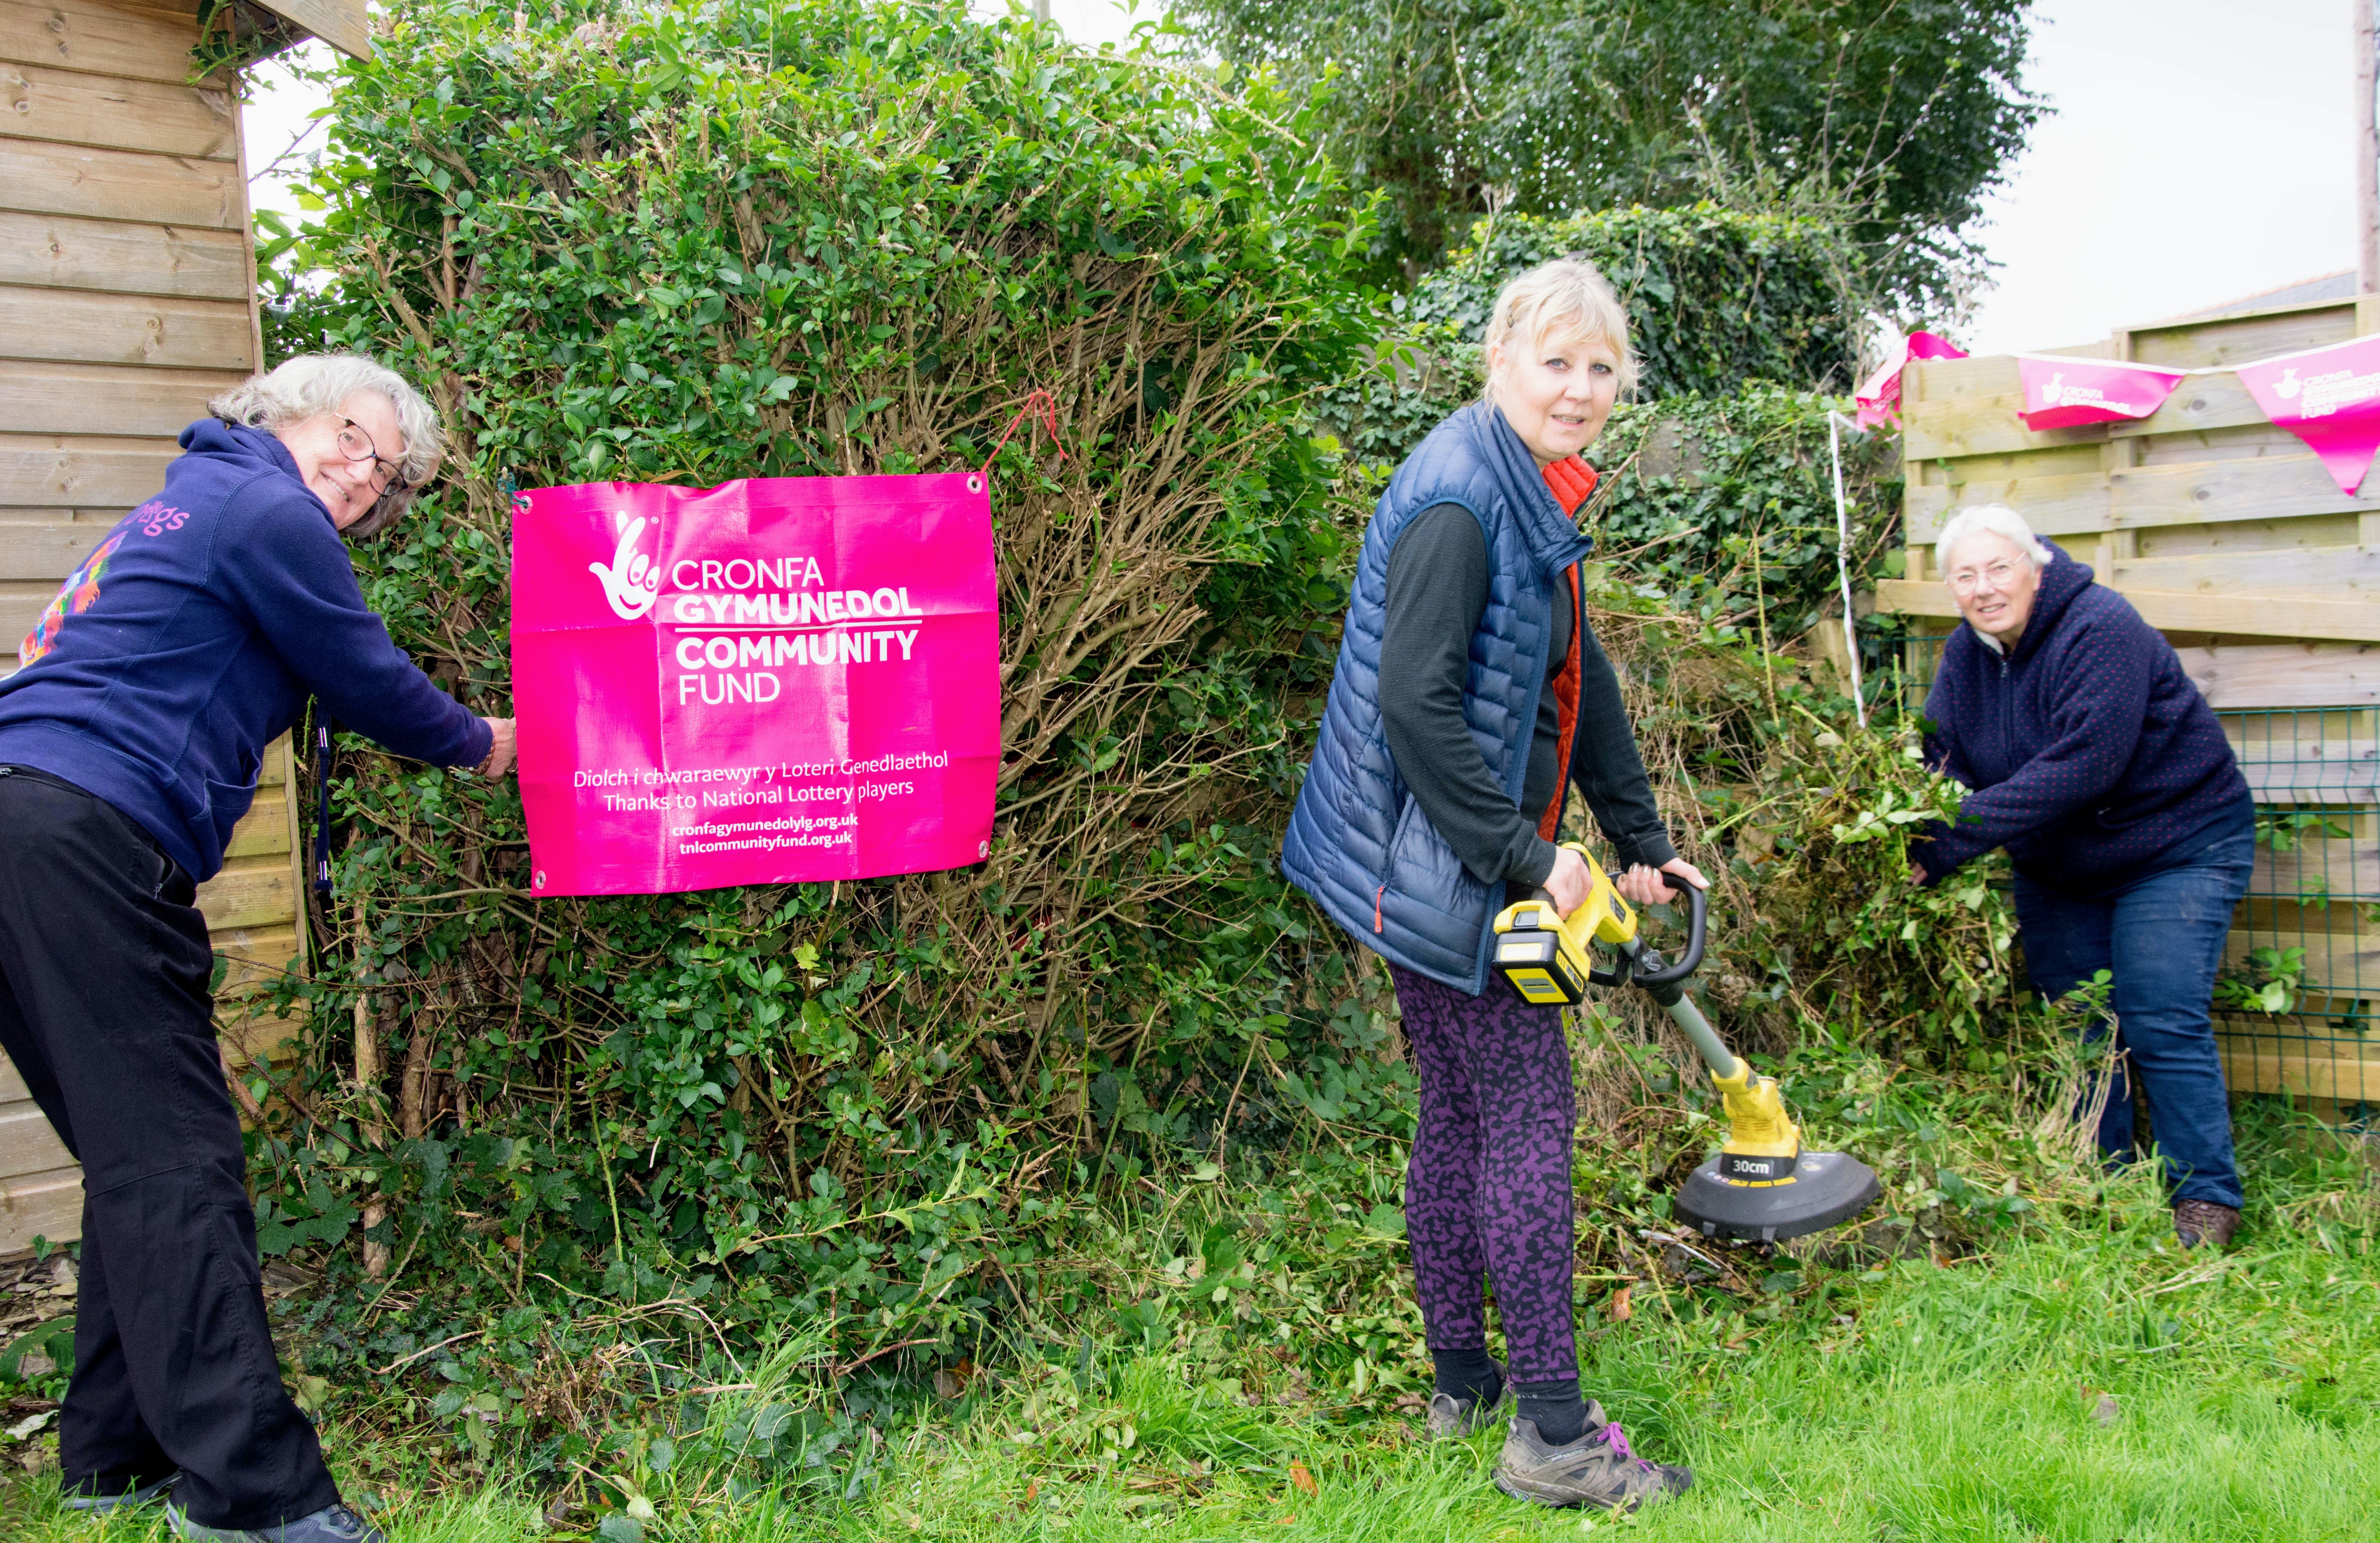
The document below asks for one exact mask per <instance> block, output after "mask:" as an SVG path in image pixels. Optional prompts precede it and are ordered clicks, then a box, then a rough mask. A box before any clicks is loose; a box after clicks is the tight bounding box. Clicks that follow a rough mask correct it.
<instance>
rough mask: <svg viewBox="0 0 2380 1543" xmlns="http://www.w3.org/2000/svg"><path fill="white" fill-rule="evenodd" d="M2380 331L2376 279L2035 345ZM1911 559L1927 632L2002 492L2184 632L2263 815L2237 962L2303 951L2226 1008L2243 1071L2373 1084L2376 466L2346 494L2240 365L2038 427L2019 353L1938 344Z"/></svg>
mask: <svg viewBox="0 0 2380 1543" xmlns="http://www.w3.org/2000/svg"><path fill="white" fill-rule="evenodd" d="M2374 331H2380V297H2375V296H2368V295H2367V296H2364V297H2362V298H2360V299H2355V300H2347V301H2332V302H2325V303H2321V304H2315V305H2307V306H2293V307H2287V308H2281V309H2277V310H2267V311H2260V312H2253V313H2249V314H2246V315H2240V316H2227V317H2223V318H2221V319H2219V320H2215V321H2206V322H2181V323H2173V324H2167V325H2159V326H2150V327H2137V328H2132V329H2129V330H2127V331H2123V332H2119V333H2117V334H2115V335H2114V336H2112V337H2110V338H2109V339H2108V340H2107V342H2105V343H2103V344H2096V345H2090V346H2083V347H2076V348H2061V349H2052V350H2045V351H2046V352H2056V353H2064V354H2071V355H2077V356H2083V357H2094V358H2126V359H2133V360H2138V361H2140V362H2143V363H2149V364H2162V365H2169V366H2176V367H2182V368H2189V369H2215V370H2220V369H2221V367H2223V366H2226V365H2233V364H2240V363H2244V362H2247V361H2250V360H2253V359H2258V358H2269V357H2271V356H2273V355H2276V354H2281V353H2287V352H2289V351H2290V350H2292V349H2298V348H2310V347H2316V346H2321V345H2324V344H2328V343H2338V342H2343V341H2345V340H2346V339H2348V338H2350V337H2355V336H2360V335H2362V334H2365V333H2369V332H2374ZM1902 404H1903V406H1902V424H1903V432H1904V437H1903V449H1904V455H1905V457H1906V462H1905V470H1906V473H1907V478H1908V483H1907V495H1906V504H1905V505H1904V511H1905V523H1906V526H1907V532H1908V534H1907V539H1908V541H1909V543H1910V544H1909V546H1908V549H1907V554H1906V556H1907V569H1906V574H1907V577H1904V578H1901V579H1898V580H1887V581H1885V582H1882V583H1879V584H1878V585H1877V587H1876V590H1877V593H1876V601H1877V606H1878V608H1879V609H1881V610H1884V611H1890V612H1898V613H1900V614H1904V615H1907V616H1909V617H1912V618H1913V619H1914V620H1915V622H1916V625H1917V630H1919V631H1920V632H1921V633H1925V634H1930V635H1933V636H1934V637H1935V638H1937V641H1936V642H1934V643H1930V644H1922V645H1913V648H1912V656H1913V657H1912V663H1913V667H1914V668H1915V669H1916V670H1917V671H1918V672H1919V673H1920V674H1930V667H1931V660H1932V656H1933V653H1934V651H1935V650H1936V649H1937V648H1938V637H1939V636H1940V635H1943V634H1947V633H1948V632H1949V630H1950V627H1951V626H1952V625H1953V624H1954V622H1955V618H1956V617H1957V615H1958V607H1957V605H1956V604H1955V603H1954V602H1953V601H1952V600H1951V598H1950V594H1949V589H1948V587H1947V586H1946V585H1944V584H1943V583H1942V582H1941V577H1940V575H1939V574H1938V573H1937V572H1934V571H1931V570H1930V569H1929V566H1928V565H1929V563H1930V562H1931V559H1932V556H1933V552H1932V548H1931V545H1930V543H1931V542H1932V541H1933V540H1934V538H1935V536H1936V535H1937V533H1938V532H1939V530H1940V529H1941V526H1942V522H1943V520H1944V518H1945V516H1947V515H1948V514H1949V511H1950V510H1952V509H1953V508H1956V507H1958V506H1960V505H1962V504H2009V505H2010V506H2011V507H2013V508H2016V509H2018V510H2020V511H2022V513H2023V514H2024V516H2026V518H2027V519H2028V520H2029V521H2030V522H2031V523H2032V525H2033V527H2034V529H2035V530H2037V531H2039V532H2040V533H2042V534H2043V535H2045V536H2047V537H2048V538H2050V539H2051V540H2052V541H2056V542H2057V543H2058V545H2059V546H2060V547H2062V548H2063V549H2064V550H2065V551H2067V552H2068V553H2070V554H2071V555H2073V556H2075V557H2078V558H2080V559H2082V560H2083V561H2084V562H2087V563H2089V564H2091V565H2093V566H2094V567H2095V569H2096V571H2097V576H2098V578H2099V580H2100V581H2101V582H2102V583H2106V584H2109V585H2111V586H2112V587H2113V588H2114V589H2117V590H2119V592H2121V593H2122V594H2123V595H2124V596H2125V598H2126V599H2128V600H2130V601H2131V602H2132V604H2133V606H2134V607H2136V608H2137V609H2138V610H2139V611H2140V613H2141V614H2142V615H2143V617H2144V618H2146V619H2147V620H2148V622H2149V623H2150V624H2151V625H2152V626H2156V627H2157V628H2159V629H2160V630H2161V631H2163V632H2164V633H2165V635H2166V636H2167V638H2169V639H2170V640H2171V641H2172V642H2173V644H2174V646H2175V648H2176V649H2177V650H2179V651H2180V655H2181V659H2182V663H2183V667H2184V668H2185V669H2186V670H2187V671H2188V672H2189V674H2190V676H2191V678H2192V680H2194V681H2195V682H2197V684H2198V686H2199V688H2200V690H2201V691H2203V692H2204V694H2205V696H2206V699H2207V700H2208V702H2209V703H2210V704H2211V705H2212V706H2213V707H2214V708H2215V709H2216V712H2217V714H2218V715H2219V716H2220V717H2221V718H2222V720H2223V723H2224V728H2225V732H2226V733H2227V734H2228V735H2229V736H2230V738H2231V740H2232V743H2233V746H2234V747H2235V748H2236V749H2237V750H2238V751H2239V753H2240V763H2241V768H2242V770H2243V771H2245V772H2246V773H2247V775H2248V779H2249V783H2250V784H2251V786H2252V787H2253V789H2254V791H2255V794H2256V797H2257V800H2258V803H2259V805H2260V806H2261V808H2263V809H2264V811H2265V814H2266V815H2267V816H2268V817H2272V818H2270V819H2268V820H2267V822H2266V823H2267V825H2268V827H2270V826H2273V825H2275V824H2276V823H2278V825H2279V828H2280V832H2281V834H2280V837H2279V839H2277V840H2274V839H2271V838H2270V837H2269V835H2268V837H2267V840H2266V843H2265V846H2264V847H2263V848H2262V849H2261V850H2260V851H2259V854H2258V857H2257V869H2256V873H2255V876H2254V877H2253V880H2252V881H2251V882H2250V887H2249V894H2248V898H2247V900H2245V901H2244V902H2243V903H2242V904H2241V905H2240V911H2239V913H2238V916H2237V918H2236V920H2235V922H2234V928H2233V931H2232V934H2231V942H2230V947H2229V958H2228V962H2229V963H2230V964H2231V965H2233V966H2241V965H2244V964H2246V963H2247V962H2249V961H2250V960H2251V958H2252V955H2253V951H2254V950H2255V949H2257V948H2260V947H2263V948H2273V949H2277V950H2287V949H2290V948H2302V949H2303V950H2304V955H2303V957H2304V963H2305V969H2306V974H2307V977H2308V982H2309V990H2308V993H2307V994H2306V995H2304V996H2303V997H2302V998H2301V1000H2300V1001H2299V1002H2298V1003H2297V1007H2298V1011H2297V1012H2295V1013H2293V1014H2281V1015H2278V1016H2265V1015H2261V1014H2258V1015H2249V1014H2227V1015H2224V1016H2221V1017H2220V1018H2218V1024H2217V1027H2218V1030H2219V1031H2220V1034H2221V1040H2220V1043H2221V1046H2222V1050H2223V1052H2224V1060H2225V1064H2226V1068H2227V1071H2228V1075H2229V1077H2230V1081H2231V1086H2232V1087H2233V1088H2234V1089H2235V1090H2242V1091H2264V1092H2289V1093H2294V1094H2299V1095H2302V1096H2306V1097H2309V1098H2312V1099H2313V1100H2317V1101H2318V1102H2319V1103H2321V1104H2323V1105H2325V1106H2334V1107H2336V1106H2351V1105H2354V1104H2358V1103H2363V1102H2380V1033H2375V1032H2374V1016H2373V1014H2372V1011H2371V1009H2372V1008H2373V1006H2374V1002H2380V478H2374V479H2370V480H2367V481H2366V483H2365V491H2363V492H2359V493H2352V494H2350V493H2341V492H2339V491H2338V483H2337V482H2336V481H2334V480H2332V478H2331V476H2330V474H2329V473H2328V472H2327V471H2325V469H2324V468H2323V466H2322V464H2321V462H2320V461H2318V460H2317V459H2315V457H2314V456H2313V452H2312V451H2310V450H2308V449H2307V448H2306V446H2305V444H2304V443H2303V442H2302V441H2301V440H2299V439H2298V438H2297V436H2296V435H2294V434H2292V433H2290V432H2289V431H2288V430H2286V429H2282V428H2279V427H2277V425H2275V424H2273V423H2272V422H2271V421H2269V420H2268V419H2266V418H2265V415H2264V413H2263V411H2262V410H2261V409H2259V408H2258V407H2257V406H2256V404H2255V402H2254V400H2253V398H2252V397H2250V396H2249V395H2248V393H2247V390H2246V389H2245V388H2244V387H2243V386H2241V385H2240V381H2239V378H2238V376H2236V375H2233V374H2231V373H2228V371H2226V372H2220V373H2215V374H2208V375H2200V376H2193V377H2192V378H2190V379H2189V380H2186V381H2184V382H2183V383H2182V384H2181V386H2180V389H2179V390H2177V391H2176V392H2175V393H2174V395H2172V397H2171V398H2170V399H2168V401H2167V403H2166V405H2165V406H2164V407H2162V408H2161V409H2159V410H2158V411H2157V412H2156V413H2155V415H2153V416H2151V417H2149V418H2145V419H2140V420H2139V421H2137V422H2126V423H2113V424H2095V425H2090V426H2088V427H2083V428H2077V429H2065V430H2057V431H2050V432H2047V433H2034V432H2032V431H2029V430H2027V429H2026V428H2025V426H2024V422H2023V420H2022V419H2021V418H2019V417H2018V416H2017V413H2018V409H2019V408H2020V407H2022V405H2023V397H2022V392H2021V389H2020V387H2019V384H2018V379H2017V363H2016V360H2015V359H2014V358H2009V357H2006V356H2000V357H1995V358H1970V359H1942V360H1929V361H1925V362H1923V363H1919V364H1914V365H1913V366H1911V368H1910V369H1909V371H1908V372H1907V373H1906V375H1905V376H1904V378H1903V386H1902Z"/></svg>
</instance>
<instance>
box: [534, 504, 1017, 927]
mask: <svg viewBox="0 0 2380 1543" xmlns="http://www.w3.org/2000/svg"><path fill="white" fill-rule="evenodd" d="M513 682H514V690H515V697H516V703H517V706H516V711H517V713H518V715H519V721H520V780H521V796H522V801H523V802H524V803H525V804H526V805H527V808H528V838H529V865H530V869H531V885H530V887H531V889H532V891H533V893H537V894H539V895H558V894H656V893H667V892H671V891H677V890H701V889H715V888H718V887H720V886H722V885H727V884H775V883H787V882H793V881H819V880H828V879H865V878H869V877H872V876H875V875H878V874H885V873H920V872H925V871H928V870H930V869H945V868H959V867H963V866H965V865H966V864H968V863H972V862H976V861H977V860H979V859H980V858H982V857H984V856H985V854H986V852H987V851H988V850H989V844H990V839H991V807H992V788H993V784H994V781H995V779H996V778H997V776H998V774H999V768H1000V621H999V604H998V589H997V585H996V581H995V579H994V577H993V573H992V553H991V503H990V495H989V494H988V492H986V490H985V487H984V483H983V481H982V480H981V479H980V478H979V477H976V476H970V475H967V474H965V473H957V474H953V475H947V476H934V477H802V478H775V479H769V480H752V481H744V482H724V483H722V484H721V485H719V486H718V487H715V488H706V489H687V488H671V487H660V486H653V485H650V484H643V483H630V482H596V483H588V484H583V485H580V486H577V487H567V488H532V489H530V490H528V492H525V493H523V494H522V495H521V498H520V504H519V506H518V507H517V508H516V510H515V514H514V528H513Z"/></svg>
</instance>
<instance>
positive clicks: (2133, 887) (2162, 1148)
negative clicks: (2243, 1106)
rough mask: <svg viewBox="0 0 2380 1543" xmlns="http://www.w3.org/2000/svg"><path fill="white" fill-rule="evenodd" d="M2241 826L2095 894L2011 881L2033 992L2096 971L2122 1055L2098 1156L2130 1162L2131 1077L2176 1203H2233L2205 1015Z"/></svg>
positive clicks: (2225, 1129) (2234, 900) (2233, 1177)
mask: <svg viewBox="0 0 2380 1543" xmlns="http://www.w3.org/2000/svg"><path fill="white" fill-rule="evenodd" d="M2255 853H2256V838H2255V827H2254V826H2253V823H2248V824H2239V825H2233V826H2229V827H2228V828H2227V829H2226V830H2225V831H2224V832H2223V833H2221V834H2220V835H2218V836H2216V837H2215V838H2214V839H2212V840H2211V841H2209V842H2207V843H2206V844H2204V846H2202V847H2201V848H2200V849H2199V850H2197V851H2195V852H2193V853H2192V854H2191V855H2190V856H2188V857H2184V858H2183V859H2182V860H2181V861H2180V862H2178V863H2174V864H2172V865H2170V866H2168V867H2166V868H2162V869H2158V870H2157V871H2155V872H2154V873H2150V874H2147V875H2145V876H2143V877H2142V878H2139V879H2133V880H2130V881H2126V882H2123V883H2120V884H2117V885H2115V886H2113V887H2112V888H2110V889H2107V890H2106V891H2104V892H2102V893H2098V894H2095V895H2090V896H2075V895H2070V894H2065V893H2060V892H2058V891H2057V890H2051V889H2046V888H2044V887H2043V886H2041V885H2039V884H2037V883H2034V882H2033V881H2030V880H2028V879H2026V878H2025V877H2024V876H2023V875H2022V874H2019V875H2018V876H2017V881H2016V915H2017V925H2018V927H2019V928H2020V929H2021V930H2022V935H2023V938H2024V958H2025V965H2026V966H2027V968H2028V969H2029V970H2030V972H2031V974H2032V976H2033V986H2034V990H2037V991H2039V992H2040V993H2041V994H2042V995H2043V996H2045V997H2050V998H2057V997H2061V996H2064V995H2065V994H2066V993H2067V992H2068V991H2070V990H2073V989H2074V988H2075V987H2076V986H2078V985H2080V984H2082V983H2083V982H2084V981H2087V980H2089V979H2090V978H2092V977H2093V976H2095V975H2096V974H2097V973H2098V972H2099V971H2101V970H2106V971H2107V972H2108V973H2109V974H2110V975H2112V976H2113V977H2114V978H2115V983H2116V984H2115V994H2114V997H2113V999H2112V1000H2111V1002H2110V1003H2109V1005H2110V1006H2111V1007H2112V1008H2113V1009H2114V1011H2115V1014H2116V1039H2117V1042H2118V1043H2119V1045H2120V1046H2122V1048H2123V1051H2124V1060H2123V1061H2121V1062H2119V1063H2117V1069H2116V1070H2115V1072H2114V1073H2112V1074H2111V1077H2112V1082H2111V1086H2110V1087H2108V1089H2107V1113H2106V1114H2104V1115H2103V1116H2101V1118H2100V1121H2099V1149H2100V1150H2101V1151H2103V1152H2105V1153H2107V1156H2108V1157H2109V1158H2110V1159H2111V1160H2117V1161H2121V1160H2124V1159H2126V1158H2129V1157H2130V1156H2131V1152H2132V1148H2133V1133H2132V1090H2131V1083H2130V1082H2129V1081H2128V1079H2127V1075H2126V1073H2127V1070H2129V1072H2130V1074H2131V1075H2132V1076H2137V1077H2139V1078H2140V1081H2141V1087H2142V1088H2143V1090H2144V1091H2146V1093H2147V1094H2148V1100H2149V1119H2150V1122H2151V1125H2152V1129H2153V1131H2154V1134H2155V1139H2156V1145H2157V1150H2158V1151H2159V1152H2160V1153H2161V1154H2162V1155H2163V1156H2164V1159H2165V1172H2166V1180H2167V1183H2168V1185H2170V1186H2171V1187H2172V1189H2173V1192H2174V1195H2173V1197H2174V1198H2175V1199H2176V1200H2212V1201H2214V1202H2215V1203H2216V1204H2217V1205H2222V1206H2230V1207H2232V1208H2234V1209H2237V1208H2238V1207H2239V1205H2240V1171H2239V1168H2238V1167H2237V1165H2236V1164H2235V1163H2234V1162H2233V1161H2232V1158H2231V1108H2230V1103H2229V1101H2228V1099H2227V1098H2226V1096H2225V1091H2224V1087H2223V1063H2222V1062H2221V1061H2220V1060H2219V1059H2217V1057H2216V1053H2215V1027H2214V1022H2213V1019H2212V1016H2211V1013H2210V1009H2211V1007H2212V1005H2213V1001H2214V995H2215V971H2216V967H2217V966H2220V965H2221V964H2222V963H2223V942H2224V936H2225V934H2227V933H2228V932H2229V931H2230V929H2231V912H2232V909H2233V907H2235V906H2237V905H2239V904H2240V896H2241V895H2243V894H2245V893H2247V891H2248V871H2249V869H2250V868H2252V867H2253V864H2254V861H2255Z"/></svg>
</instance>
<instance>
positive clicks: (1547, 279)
mask: <svg viewBox="0 0 2380 1543" xmlns="http://www.w3.org/2000/svg"><path fill="white" fill-rule="evenodd" d="M1556 333H1561V334H1567V335H1570V336H1574V337H1582V338H1585V339H1587V340H1589V341H1591V342H1597V343H1602V344H1604V345H1606V346H1609V348H1610V349H1611V351H1612V352H1613V353H1614V354H1616V355H1618V356H1619V358H1620V389H1621V391H1622V392H1626V391H1628V390H1630V389H1631V388H1633V386H1634V385H1635V384H1636V354H1635V350H1633V348H1631V347H1630V346H1629V344H1628V308H1627V307H1626V306H1625V305H1622V304H1621V300H1620V296H1619V294H1618V292H1616V291H1615V290H1614V289H1613V288H1612V287H1611V281H1610V280H1609V279H1607V278H1605V277H1604V276H1603V273H1602V271H1601V270H1600V269H1598V268H1597V267H1596V265H1595V264H1594V263H1592V262H1589V261H1586V259H1585V258H1583V257H1558V258H1556V259H1554V260H1553V261H1551V262H1541V263H1539V264H1538V265H1537V266H1536V267H1534V268H1532V269H1530V270H1529V271H1528V272H1527V273H1523V274H1521V275H1520V276H1518V277H1517V278H1515V279H1513V280H1512V282H1511V283H1510V284H1507V285H1506V286H1504V291H1503V293H1502V294H1500V295H1498V296H1497V297H1496V309H1495V310H1492V311H1490V312H1489V313H1488V331H1487V333H1486V334H1485V335H1483V336H1482V337H1481V338H1480V342H1481V343H1482V344H1484V345H1485V346H1488V347H1489V348H1494V347H1496V346H1499V345H1502V346H1504V347H1505V348H1506V350H1507V351H1508V352H1509V350H1510V349H1511V347H1512V345H1513V343H1514V342H1515V341H1518V340H1522V339H1525V340H1526V341H1527V342H1528V343H1529V345H1530V346H1536V345H1537V344H1539V343H1542V342H1544V341H1545V340H1546V339H1547V338H1548V337H1550V336H1552V335H1553V334H1556ZM1480 395H1481V397H1482V398H1483V399H1485V400H1487V401H1490V402H1492V401H1494V400H1495V399H1496V376H1495V372H1494V371H1489V372H1488V383H1487V384H1486V386H1485V387H1484V388H1482V390H1481V392H1480Z"/></svg>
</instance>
